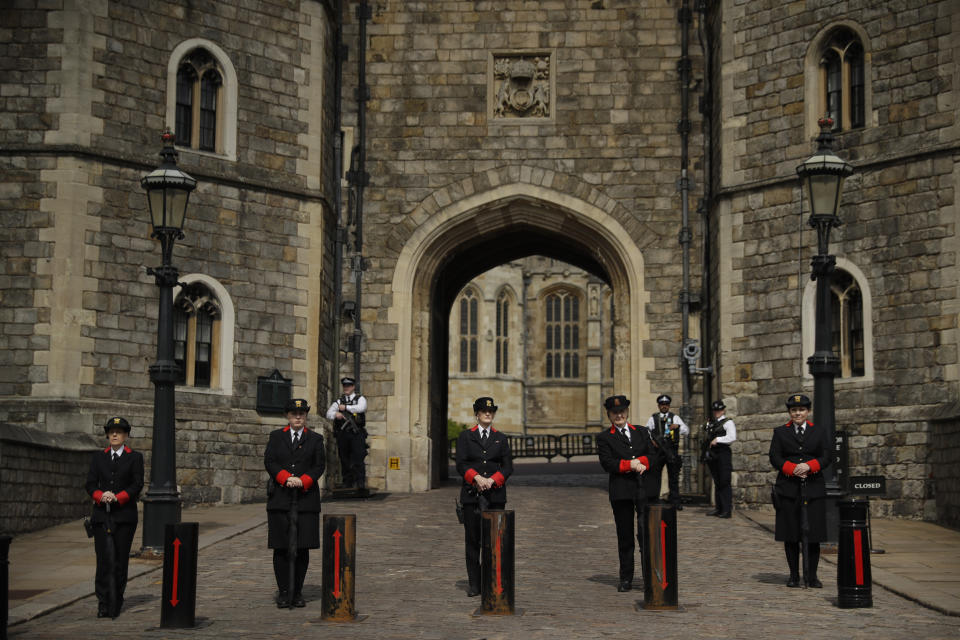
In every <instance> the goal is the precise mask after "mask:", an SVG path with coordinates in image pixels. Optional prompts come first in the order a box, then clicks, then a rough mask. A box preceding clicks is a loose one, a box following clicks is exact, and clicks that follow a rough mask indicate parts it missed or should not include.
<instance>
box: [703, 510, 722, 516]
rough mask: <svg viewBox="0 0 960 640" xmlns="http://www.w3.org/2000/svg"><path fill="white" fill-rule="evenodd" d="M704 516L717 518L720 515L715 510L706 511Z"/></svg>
mask: <svg viewBox="0 0 960 640" xmlns="http://www.w3.org/2000/svg"><path fill="white" fill-rule="evenodd" d="M706 515H708V516H719V515H720V512H719V511H716V510H714V511H707V513H706Z"/></svg>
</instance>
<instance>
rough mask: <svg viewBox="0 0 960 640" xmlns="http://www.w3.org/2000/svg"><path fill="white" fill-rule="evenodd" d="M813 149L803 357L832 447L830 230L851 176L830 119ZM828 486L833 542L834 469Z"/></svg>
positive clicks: (835, 361)
mask: <svg viewBox="0 0 960 640" xmlns="http://www.w3.org/2000/svg"><path fill="white" fill-rule="evenodd" d="M819 124H820V135H819V136H817V144H818V147H817V150H816V152H814V154H813V155H812V156H811V157H810V158H808V159H807V160H806V161H804V162H803V164H801V165H800V166H799V167H797V174H798V175H799V176H800V181H801V183H802V187H803V189H805V190H806V192H807V201H808V202H809V203H810V219H809V220H808V223H809V224H810V226H811V227H813V228H814V229H816V231H817V255H815V256H813V260H812V261H811V266H812V271H811V273H810V278H811V279H813V280H814V281H816V283H817V295H816V323H815V338H814V352H813V355H812V356H810V357H809V358H807V365H808V367H809V368H810V374H811V375H812V376H813V423H814V424H815V425H817V426H818V427H821V428H823V429H825V430H826V431H827V435H828V438H829V440H828V442H829V444H830V447H831V454H830V455H831V456H833V455H834V453H833V451H832V449H833V447H834V446H835V445H834V443H835V441H836V417H835V410H834V409H835V404H834V379H835V378H836V377H837V374H838V373H839V372H840V358H839V357H838V356H837V355H836V354H834V352H833V313H832V310H831V305H832V302H833V301H832V299H831V295H832V294H831V291H830V281H831V278H832V276H833V272H834V270H835V269H836V264H837V259H836V256H833V255H830V253H829V250H830V231H831V230H832V229H833V228H834V227H838V226H840V224H841V223H840V218H839V216H838V215H837V212H838V210H839V208H840V193H841V191H842V189H843V181H844V180H845V179H846V178H847V176H849V175H851V174H852V173H853V167H852V166H851V165H850V164H849V163H847V162H845V161H844V160H842V159H841V158H839V157H838V156H837V155H836V154H835V153H834V152H833V133H832V132H831V127H832V126H833V121H832V120H830V119H829V118H823V119H821V120H820V122H819ZM824 476H825V479H826V483H827V501H828V502H827V540H828V541H829V542H836V541H837V539H838V537H839V530H838V527H837V526H835V525H838V520H837V517H838V516H837V511H836V500H837V499H838V498H839V497H840V496H842V495H843V493H842V491H841V490H840V487H839V485H838V483H837V469H836V465H835V464H833V465H830V466H829V467H827V469H826V471H825V472H824Z"/></svg>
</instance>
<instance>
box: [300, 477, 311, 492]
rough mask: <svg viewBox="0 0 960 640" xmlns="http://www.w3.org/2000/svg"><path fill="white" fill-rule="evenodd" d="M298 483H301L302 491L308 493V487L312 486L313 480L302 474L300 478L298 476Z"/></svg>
mask: <svg viewBox="0 0 960 640" xmlns="http://www.w3.org/2000/svg"><path fill="white" fill-rule="evenodd" d="M300 482H302V483H303V490H304V491H309V490H310V487H312V486H313V478H311V477H310V476H308V475H307V474H303V475H302V476H300Z"/></svg>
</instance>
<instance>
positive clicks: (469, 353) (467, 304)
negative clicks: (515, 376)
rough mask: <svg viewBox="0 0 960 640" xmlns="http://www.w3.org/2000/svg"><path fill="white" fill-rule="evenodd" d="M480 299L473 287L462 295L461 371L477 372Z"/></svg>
mask: <svg viewBox="0 0 960 640" xmlns="http://www.w3.org/2000/svg"><path fill="white" fill-rule="evenodd" d="M479 305H480V302H479V299H478V296H477V294H476V293H475V292H474V291H473V290H472V289H467V290H466V291H464V292H463V295H461V296H460V373H476V372H477V349H478V342H477V335H478V334H479V331H480V329H479V325H480V321H479V313H480V312H479Z"/></svg>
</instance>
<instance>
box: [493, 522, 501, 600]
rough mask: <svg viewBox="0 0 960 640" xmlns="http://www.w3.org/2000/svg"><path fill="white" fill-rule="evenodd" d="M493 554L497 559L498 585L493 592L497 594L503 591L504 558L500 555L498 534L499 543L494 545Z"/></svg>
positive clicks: (498, 538) (498, 539)
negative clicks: (502, 572)
mask: <svg viewBox="0 0 960 640" xmlns="http://www.w3.org/2000/svg"><path fill="white" fill-rule="evenodd" d="M497 533H498V534H499V532H497ZM493 555H494V557H495V558H496V559H497V586H496V588H495V589H494V590H493V592H494V593H495V594H497V595H500V594H501V593H503V578H502V576H501V571H502V567H503V558H501V557H500V535H497V544H496V545H495V547H494V550H493Z"/></svg>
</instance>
